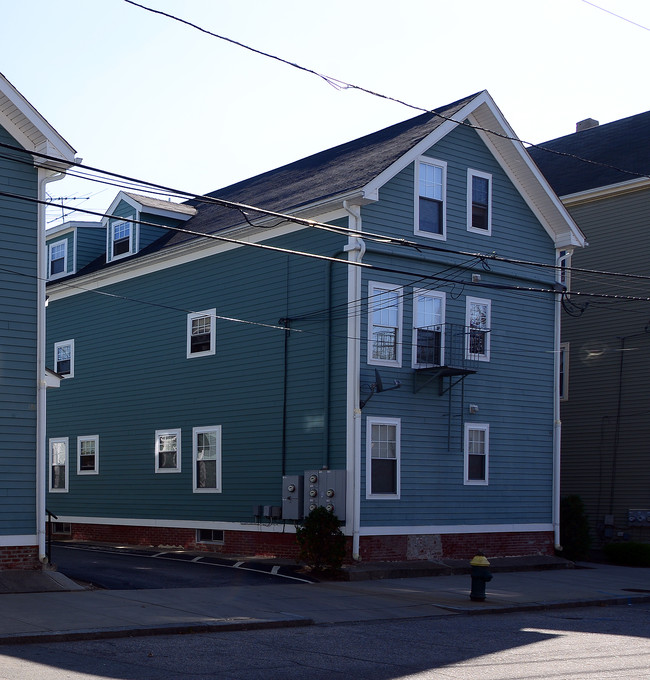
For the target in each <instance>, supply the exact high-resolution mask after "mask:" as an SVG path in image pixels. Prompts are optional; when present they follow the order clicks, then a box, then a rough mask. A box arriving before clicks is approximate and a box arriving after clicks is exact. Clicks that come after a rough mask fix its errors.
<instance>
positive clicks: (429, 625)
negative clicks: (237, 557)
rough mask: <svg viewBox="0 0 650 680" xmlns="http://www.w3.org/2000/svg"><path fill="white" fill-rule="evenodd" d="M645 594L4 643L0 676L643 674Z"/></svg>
mask: <svg viewBox="0 0 650 680" xmlns="http://www.w3.org/2000/svg"><path fill="white" fill-rule="evenodd" d="M649 624H650V603H642V604H632V605H618V606H609V607H602V606H601V607H581V608H574V609H568V610H550V611H537V612H521V613H508V614H484V615H477V616H451V617H429V618H419V619H413V620H399V621H373V622H362V623H354V624H339V625H335V626H331V625H325V626H311V627H304V628H279V629H273V630H258V631H242V632H221V633H210V634H194V635H177V636H167V635H165V636H156V637H140V638H125V639H106V640H94V641H79V642H56V643H49V644H43V643H41V644H30V645H8V646H3V647H1V648H0V678H2V680H25V679H26V678H39V680H62V679H63V678H65V679H66V680H99V679H112V680H171V679H174V680H179V679H181V680H206V679H210V678H219V680H276V679H277V680H304V679H305V678H308V679H309V680H333V679H334V680H335V679H336V678H342V679H348V678H354V679H355V680H397V679H400V680H407V679H408V680H411V679H413V680H476V678H481V680H515V679H516V680H522V679H528V678H530V679H535V680H566V679H569V678H570V679H571V680H627V679H628V678H629V679H630V680H640V679H641V678H647V677H648V668H650V640H649V639H648V636H649V635H650V625H649Z"/></svg>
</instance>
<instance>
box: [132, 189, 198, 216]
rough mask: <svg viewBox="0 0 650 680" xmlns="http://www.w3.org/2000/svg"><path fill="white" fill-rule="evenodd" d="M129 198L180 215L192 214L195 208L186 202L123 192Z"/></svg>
mask: <svg viewBox="0 0 650 680" xmlns="http://www.w3.org/2000/svg"><path fill="white" fill-rule="evenodd" d="M124 193H125V194H126V195H127V196H128V197H129V198H132V199H133V200H134V201H137V202H138V203H140V205H142V206H143V207H146V208H155V209H156V210H167V211H169V212H177V213H180V214H182V215H194V214H195V213H196V208H194V207H193V206H191V205H188V204H187V203H172V201H168V200H165V199H162V198H152V197H151V196H142V195H141V194H131V193H128V192H126V191H125V192H124Z"/></svg>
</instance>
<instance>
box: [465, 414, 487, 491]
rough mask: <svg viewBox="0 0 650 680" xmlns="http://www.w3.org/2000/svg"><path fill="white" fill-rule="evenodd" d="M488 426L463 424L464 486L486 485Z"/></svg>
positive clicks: (483, 424)
mask: <svg viewBox="0 0 650 680" xmlns="http://www.w3.org/2000/svg"><path fill="white" fill-rule="evenodd" d="M489 450H490V426H489V425H488V424H487V423H465V484H479V485H480V484H482V485H486V484H487V483H488V455H489Z"/></svg>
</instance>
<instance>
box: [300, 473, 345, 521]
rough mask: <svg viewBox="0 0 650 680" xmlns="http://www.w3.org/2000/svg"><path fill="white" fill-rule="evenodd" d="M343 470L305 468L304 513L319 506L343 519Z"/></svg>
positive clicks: (306, 513)
mask: <svg viewBox="0 0 650 680" xmlns="http://www.w3.org/2000/svg"><path fill="white" fill-rule="evenodd" d="M345 481H346V472H345V470H307V471H306V472H305V503H304V513H305V515H308V514H309V513H310V512H311V511H312V510H313V509H314V508H317V507H319V506H322V507H325V508H327V509H328V510H331V511H332V512H333V513H334V514H335V515H336V516H337V517H338V518H339V519H340V520H345Z"/></svg>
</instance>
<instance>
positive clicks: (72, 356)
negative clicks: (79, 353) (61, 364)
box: [54, 340, 74, 378]
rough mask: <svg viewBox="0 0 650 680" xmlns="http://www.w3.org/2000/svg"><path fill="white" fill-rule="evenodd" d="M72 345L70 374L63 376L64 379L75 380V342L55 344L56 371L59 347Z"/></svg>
mask: <svg viewBox="0 0 650 680" xmlns="http://www.w3.org/2000/svg"><path fill="white" fill-rule="evenodd" d="M66 345H70V373H67V374H64V375H61V377H62V378H74V340H63V341H62V342H55V343H54V371H55V372H56V369H57V368H58V360H57V350H58V349H59V347H65V346H66Z"/></svg>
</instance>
